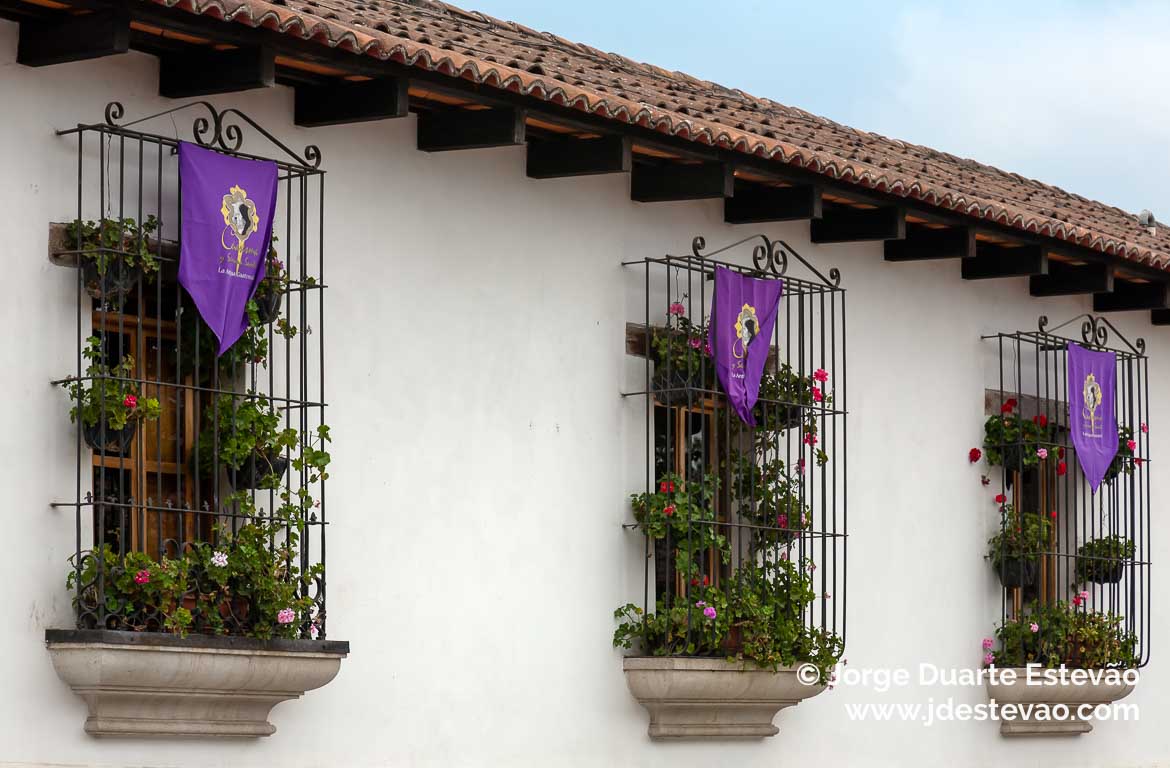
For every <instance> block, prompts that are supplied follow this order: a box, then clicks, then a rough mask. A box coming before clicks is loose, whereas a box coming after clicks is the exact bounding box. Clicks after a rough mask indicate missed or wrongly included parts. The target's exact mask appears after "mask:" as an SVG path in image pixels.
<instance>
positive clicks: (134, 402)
mask: <svg viewBox="0 0 1170 768" xmlns="http://www.w3.org/2000/svg"><path fill="white" fill-rule="evenodd" d="M122 405H124V406H126V407H127V408H137V407H138V398H137V397H135V396H134V395H126V397H125V398H123V399H122Z"/></svg>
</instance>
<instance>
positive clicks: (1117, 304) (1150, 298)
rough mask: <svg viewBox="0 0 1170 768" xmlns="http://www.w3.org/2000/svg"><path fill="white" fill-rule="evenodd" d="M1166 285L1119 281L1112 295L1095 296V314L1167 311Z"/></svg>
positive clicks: (1168, 305)
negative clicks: (1141, 310)
mask: <svg viewBox="0 0 1170 768" xmlns="http://www.w3.org/2000/svg"><path fill="white" fill-rule="evenodd" d="M1168 299H1170V296H1168V295H1167V284H1166V283H1133V282H1128V281H1118V282H1116V283H1115V284H1114V286H1113V291H1112V292H1110V293H1094V294H1093V311H1094V312H1126V311H1129V310H1134V309H1154V310H1157V309H1166V308H1168V307H1170V302H1168V301H1167V300H1168Z"/></svg>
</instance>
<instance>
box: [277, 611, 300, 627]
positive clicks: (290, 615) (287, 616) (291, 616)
mask: <svg viewBox="0 0 1170 768" xmlns="http://www.w3.org/2000/svg"><path fill="white" fill-rule="evenodd" d="M296 620H297V612H296V611H294V610H293V609H292V608H281V609H280V613H278V614H276V621H277V623H279V624H292V623H293V622H294V621H296Z"/></svg>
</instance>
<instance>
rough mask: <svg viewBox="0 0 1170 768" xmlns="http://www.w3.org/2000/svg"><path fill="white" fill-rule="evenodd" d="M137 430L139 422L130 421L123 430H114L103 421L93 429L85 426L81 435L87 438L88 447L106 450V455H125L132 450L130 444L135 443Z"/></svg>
mask: <svg viewBox="0 0 1170 768" xmlns="http://www.w3.org/2000/svg"><path fill="white" fill-rule="evenodd" d="M137 428H138V423H137V422H134V421H128V422H126V426H124V427H122V428H121V429H112V428H111V427H110V425H109V424H108V423H107V422H106V421H104V420H103V421H99V422H98V423H97V424H94V425H93V426H92V427H91V426H90V425H88V424H83V425H82V429H81V434H82V436H84V437H85V443H86V445H88V446H89V447H90V448H92V449H94V450H95V451H103V450H104V451H105V452H106V453H117V454H124V453H126V452H127V451H128V450H130V443H131V442H133V441H134V432H135V431H136V430H137Z"/></svg>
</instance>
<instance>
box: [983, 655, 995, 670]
mask: <svg viewBox="0 0 1170 768" xmlns="http://www.w3.org/2000/svg"><path fill="white" fill-rule="evenodd" d="M994 662H995V654H993V653H985V654H983V663H984V664H985V665H987V666H989V667H990V666H991V665H992V663H994Z"/></svg>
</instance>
